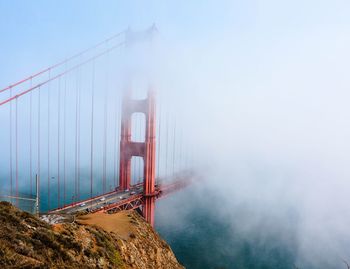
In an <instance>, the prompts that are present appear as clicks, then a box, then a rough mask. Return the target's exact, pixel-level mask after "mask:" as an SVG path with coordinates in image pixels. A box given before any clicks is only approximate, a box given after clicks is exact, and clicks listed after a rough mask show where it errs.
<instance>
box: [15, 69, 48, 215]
mask: <svg viewBox="0 0 350 269" xmlns="http://www.w3.org/2000/svg"><path fill="white" fill-rule="evenodd" d="M50 77H51V71H49V79H50ZM47 88H48V90H47V208H48V210H50V189H51V186H50V185H51V184H50V117H51V115H50V107H51V104H50V99H51V98H50V89H51V83H49V84H48V86H47ZM16 100H17V99H16Z"/></svg>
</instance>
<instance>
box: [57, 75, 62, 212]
mask: <svg viewBox="0 0 350 269" xmlns="http://www.w3.org/2000/svg"><path fill="white" fill-rule="evenodd" d="M60 124H61V78H59V80H58V107H57V206H58V207H60V200H61V193H60V191H61V189H60V157H61V156H60V135H61V134H60V129H61V128H60V127H61V126H60Z"/></svg>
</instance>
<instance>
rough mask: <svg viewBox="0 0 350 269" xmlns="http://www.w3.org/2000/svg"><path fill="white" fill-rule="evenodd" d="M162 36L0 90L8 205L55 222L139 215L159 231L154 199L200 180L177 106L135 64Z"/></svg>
mask: <svg viewBox="0 0 350 269" xmlns="http://www.w3.org/2000/svg"><path fill="white" fill-rule="evenodd" d="M156 34H157V29H156V27H155V26H154V25H153V26H152V27H150V28H149V29H147V30H145V31H140V32H134V31H131V30H130V29H127V30H124V31H122V32H119V33H117V34H115V35H113V36H111V37H109V38H107V39H105V40H103V41H102V42H99V43H97V44H95V45H93V46H91V47H89V48H87V49H85V50H83V51H81V52H79V53H76V54H75V55H73V56H71V57H69V58H67V59H65V60H63V61H61V62H58V63H56V64H54V65H51V66H50V67H48V68H45V69H43V70H41V71H39V72H36V73H34V74H32V75H30V76H27V77H25V78H23V79H21V80H19V81H18V82H16V83H13V84H11V85H9V86H7V87H4V88H2V89H0V119H1V123H2V132H1V134H0V136H1V137H0V138H1V139H0V144H1V145H0V152H1V156H0V167H1V171H0V180H1V190H0V199H1V200H8V201H10V202H12V203H14V204H15V205H16V206H18V207H20V208H22V209H23V208H24V207H26V206H28V203H29V204H30V207H36V210H37V211H39V210H40V212H47V213H75V212H78V211H86V212H96V211H103V212H108V213H111V212H115V211H119V210H128V209H136V208H139V209H141V212H142V215H143V216H144V217H145V219H146V220H147V221H148V222H149V223H150V224H151V225H153V224H154V210H155V201H156V199H159V198H161V197H164V196H166V195H168V194H170V193H172V192H174V191H176V190H179V189H182V188H184V187H186V186H188V185H189V184H190V183H191V182H192V181H193V180H194V178H195V173H194V171H193V169H192V164H193V159H194V156H193V152H191V150H190V149H192V148H193V146H192V145H191V143H190V142H189V141H186V139H185V138H186V130H184V129H185V128H183V129H182V128H181V125H180V124H179V123H180V120H178V119H177V118H176V114H177V113H176V110H173V111H171V109H170V107H171V102H172V100H167V99H166V95H165V94H163V96H162V92H160V94H159V92H158V91H157V89H156V87H155V86H154V85H155V84H154V78H152V75H150V74H149V73H147V70H149V69H150V68H148V67H149V66H148V65H147V64H144V63H145V62H150V61H151V59H146V60H145V59H143V62H142V63H141V62H140V61H139V56H140V54H137V51H139V49H140V47H142V49H141V51H143V52H144V47H147V50H149V49H152V43H153V42H152V41H153V39H154V36H155V35H156ZM134 52H135V54H136V56H135V54H134ZM130 59H131V60H130ZM130 62H133V63H134V64H133V65H132V64H131V65H130ZM131 66H133V67H131ZM135 66H137V68H135ZM140 66H141V67H140ZM159 96H161V97H163V98H159ZM33 205H34V206H33ZM27 210H28V209H27Z"/></svg>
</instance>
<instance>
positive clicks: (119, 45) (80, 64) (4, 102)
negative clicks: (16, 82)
mask: <svg viewBox="0 0 350 269" xmlns="http://www.w3.org/2000/svg"><path fill="white" fill-rule="evenodd" d="M122 45H125V41H123V42H120V43H118V44H117V45H115V46H113V47H111V48H109V49H108V50H105V51H103V52H101V53H99V54H97V55H95V56H94V57H91V58H89V59H87V60H85V61H84V62H81V63H79V64H77V65H75V66H73V67H71V68H70V69H68V70H66V71H64V72H62V73H59V74H58V75H56V76H54V77H51V78H50V79H48V80H46V81H44V82H41V83H39V84H37V85H35V86H33V87H31V88H29V89H27V90H24V91H22V92H20V93H18V94H16V95H14V96H12V97H11V98H8V99H6V100H4V101H1V102H0V106H2V105H5V104H7V103H9V102H11V101H12V100H14V99H17V98H19V97H21V96H23V95H26V94H28V93H29V92H31V91H33V90H35V89H38V88H39V87H40V86H43V85H45V84H47V83H49V82H51V81H53V80H56V79H58V78H59V77H62V76H64V75H66V74H68V73H70V72H72V71H73V70H76V69H77V68H79V67H81V66H83V65H85V64H88V63H90V62H92V61H94V60H96V59H97V58H99V57H101V56H103V55H105V54H107V53H108V52H109V51H112V50H114V49H116V48H119V47H121V46H122Z"/></svg>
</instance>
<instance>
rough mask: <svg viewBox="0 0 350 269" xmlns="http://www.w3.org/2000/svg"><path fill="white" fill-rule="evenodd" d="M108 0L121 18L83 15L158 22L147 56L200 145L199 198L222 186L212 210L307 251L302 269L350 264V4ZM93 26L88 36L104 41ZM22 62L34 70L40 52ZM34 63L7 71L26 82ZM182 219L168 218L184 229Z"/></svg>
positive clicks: (170, 106) (139, 25) (237, 225)
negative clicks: (120, 1)
mask: <svg viewBox="0 0 350 269" xmlns="http://www.w3.org/2000/svg"><path fill="white" fill-rule="evenodd" d="M243 2H244V3H243ZM82 3H83V2H82ZM84 3H85V2H84ZM108 3H109V5H113V7H114V9H111V10H113V12H115V14H117V15H115V14H113V12H109V13H108V16H107V17H104V12H106V11H103V10H102V9H101V10H100V9H98V10H97V11H96V14H95V13H93V12H92V11H91V10H90V9H89V11H88V13H87V14H94V15H91V18H89V19H88V18H87V17H88V16H87V17H86V18H85V19H84V20H83V21H87V22H89V23H92V22H90V19H91V21H98V24H97V25H98V27H101V28H102V27H103V25H104V24H105V25H108V27H109V28H108V29H118V30H121V29H125V28H126V27H127V26H128V25H129V26H131V28H132V29H145V28H147V27H148V26H149V25H151V24H152V23H153V22H155V23H156V24H157V27H158V29H159V32H160V34H159V36H158V38H157V39H158V40H157V45H156V46H155V47H153V48H152V52H150V51H147V55H143V56H142V55H139V57H141V58H142V61H141V62H142V64H145V63H146V65H145V66H147V65H149V69H148V71H147V72H148V74H147V75H149V77H150V78H151V79H150V80H152V83H153V84H154V85H155V88H156V89H157V91H158V98H159V99H158V100H160V102H159V103H161V104H162V105H166V106H167V110H169V111H172V112H173V113H175V114H177V121H178V122H181V125H182V128H183V130H184V136H186V138H187V142H186V143H187V144H186V145H191V146H189V148H190V149H191V150H192V151H193V152H194V157H195V164H196V168H197V170H198V172H199V174H200V178H201V180H200V182H201V186H199V184H198V185H197V186H198V188H197V192H196V193H194V194H193V196H191V197H190V198H188V199H189V200H191V201H199V200H200V199H201V198H203V197H206V196H207V193H208V192H209V191H210V192H212V194H211V195H212V197H216V198H217V197H219V198H218V199H219V200H220V203H221V204H224V206H222V207H217V208H215V210H213V211H212V212H209V213H210V214H215V215H216V216H217V217H219V218H224V219H225V220H229V222H230V223H231V224H232V227H233V229H234V230H237V229H238V230H239V231H240V233H242V234H243V235H246V237H247V238H249V236H250V235H252V234H256V233H266V234H269V233H276V234H278V235H280V237H281V240H284V241H285V242H286V244H287V245H288V244H290V245H291V248H295V249H296V252H297V253H296V257H297V258H296V260H295V263H296V264H304V265H307V264H310V265H316V266H319V268H326V267H327V266H330V267H331V266H333V267H334V266H338V265H339V268H340V267H341V266H342V265H343V264H342V259H345V260H349V261H350V252H349V249H350V248H349V247H350V232H349V227H350V210H349V209H350V206H349V193H350V165H349V164H350V139H349V138H350V106H349V100H350V91H349V89H350V76H349V74H348V73H349V67H350V66H349V63H350V52H349V48H350V16H349V14H350V3H349V2H348V1H345V0H344V1H342V0H336V1H316V0H314V1H302V0H297V1H277V0H269V1H258V0H257V1H248V2H245V1H218V2H217V1H215V2H214V1H213V3H211V4H210V3H202V2H201V1H199V2H197V3H192V2H191V3H188V1H176V2H174V3H169V4H166V3H163V2H161V1H151V3H147V4H145V3H141V1H139V2H137V3H138V4H139V5H138V6H137V7H135V6H133V4H128V5H127V7H125V8H124V9H122V8H119V6H118V5H117V6H115V5H116V4H112V3H111V2H108ZM87 6H91V3H90V4H88V5H87ZM60 12H62V10H60ZM124 13H125V14H129V13H130V14H131V15H130V16H129V17H123V16H124V15H123V14H124ZM118 16H120V17H118ZM115 17H118V18H115ZM102 18H103V19H104V20H102ZM56 20H58V19H57V18H56ZM109 20H111V21H112V22H113V26H111V24H112V23H110V21H109ZM117 23H119V24H120V25H119V24H118V25H117ZM90 26H91V25H90ZM124 26H125V27H124ZM76 27H78V26H76ZM96 27H97V26H96ZM82 28H83V27H82ZM89 29H90V28H89ZM85 31H86V32H84V33H83V34H82V37H81V38H82V42H83V41H84V42H87V41H90V40H91V38H92V37H91V36H93V37H96V38H94V39H93V40H95V41H96V40H98V39H100V37H101V36H100V35H99V34H98V31H97V30H95V29H94V28H92V30H89V31H90V32H93V35H91V36H90V33H88V32H89V31H87V30H86V29H85ZM58 35H61V36H63V32H59V33H58ZM73 36H74V35H73V34H72V33H70V36H69V37H70V39H72V38H73ZM55 38H57V37H55ZM53 40H55V39H53ZM14 41H15V40H12V42H13V43H15V42H14ZM52 42H54V41H52ZM93 42H94V41H93ZM93 42H90V43H93ZM44 43H48V44H51V43H50V41H45V42H44ZM34 44H35V43H33V42H32V43H31V45H32V46H34ZM73 44H74V42H73ZM51 45H53V44H51ZM68 45H69V43H67V46H68ZM70 45H71V46H72V43H71V44H70ZM76 47H80V46H76ZM21 51H22V52H21V53H22V54H23V51H25V52H26V53H27V54H28V55H30V52H29V51H26V49H25V48H24V47H21ZM33 51H34V56H35V55H36V54H38V48H36V49H33ZM70 51H71V50H70ZM13 53H16V52H13ZM35 53H36V54H35ZM59 53H61V55H62V54H63V53H64V52H62V51H61V52H59ZM27 54H26V55H27ZM43 55H50V50H49V49H46V50H45V49H44V52H43ZM1 56H2V57H3V58H4V59H5V60H7V62H10V61H9V59H8V58H7V57H6V56H5V55H1ZM34 56H33V57H34ZM55 57H56V56H55ZM55 57H54V56H52V55H51V56H50V57H47V58H48V59H50V61H49V62H48V63H50V62H54V61H56V59H55ZM57 57H58V56H57ZM143 57H144V58H143ZM17 60H18V59H17ZM44 60H45V59H41V60H40V61H41V63H42V65H43V66H45V65H46V63H47V61H44ZM51 60H52V61H51ZM23 61H27V62H28V66H31V65H33V64H29V63H32V62H33V59H31V56H27V59H25V60H23ZM44 63H45V64H44ZM11 66H12V67H13V66H14V64H12V65H10V67H11ZM23 66H26V65H25V64H24V63H22V64H21V67H20V68H19V67H18V69H16V68H14V67H13V68H12V69H8V70H7V71H6V72H5V74H9V75H10V76H9V77H11V78H15V77H18V76H15V74H16V72H18V71H19V70H21V71H23ZM11 70H12V71H11ZM25 70H26V71H25V73H28V72H27V69H25ZM119 71H120V70H119ZM111 76H113V74H111ZM1 82H2V84H4V85H5V83H8V81H7V79H4V78H2V79H1ZM119 86H120V85H119ZM119 88H120V87H119ZM111 106H112V105H111ZM163 108H164V107H163ZM113 109H114V107H113ZM163 120H164V115H163ZM108 136H113V134H108ZM208 197H209V198H208V199H210V197H211V196H210V195H209V196H208ZM184 199H185V198H184ZM180 202H181V201H178V202H175V204H178V203H180ZM182 202H183V201H182ZM174 210H178V211H181V210H185V209H179V208H176V207H174ZM170 215H171V216H170ZM174 215H176V214H175V213H174V212H172V213H171V214H169V215H168V214H167V213H166V212H163V213H162V214H161V216H163V218H168V223H167V224H169V225H170V224H172V225H178V226H180V225H182V224H181V221H183V219H181V217H179V218H178V219H177V218H174ZM179 216H181V213H179ZM161 221H164V219H163V220H161ZM170 222H171V223H170ZM291 230H293V233H294V234H293V239H292V240H290V238H289V237H288V233H289V232H290V231H291ZM302 268H306V267H302Z"/></svg>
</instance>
